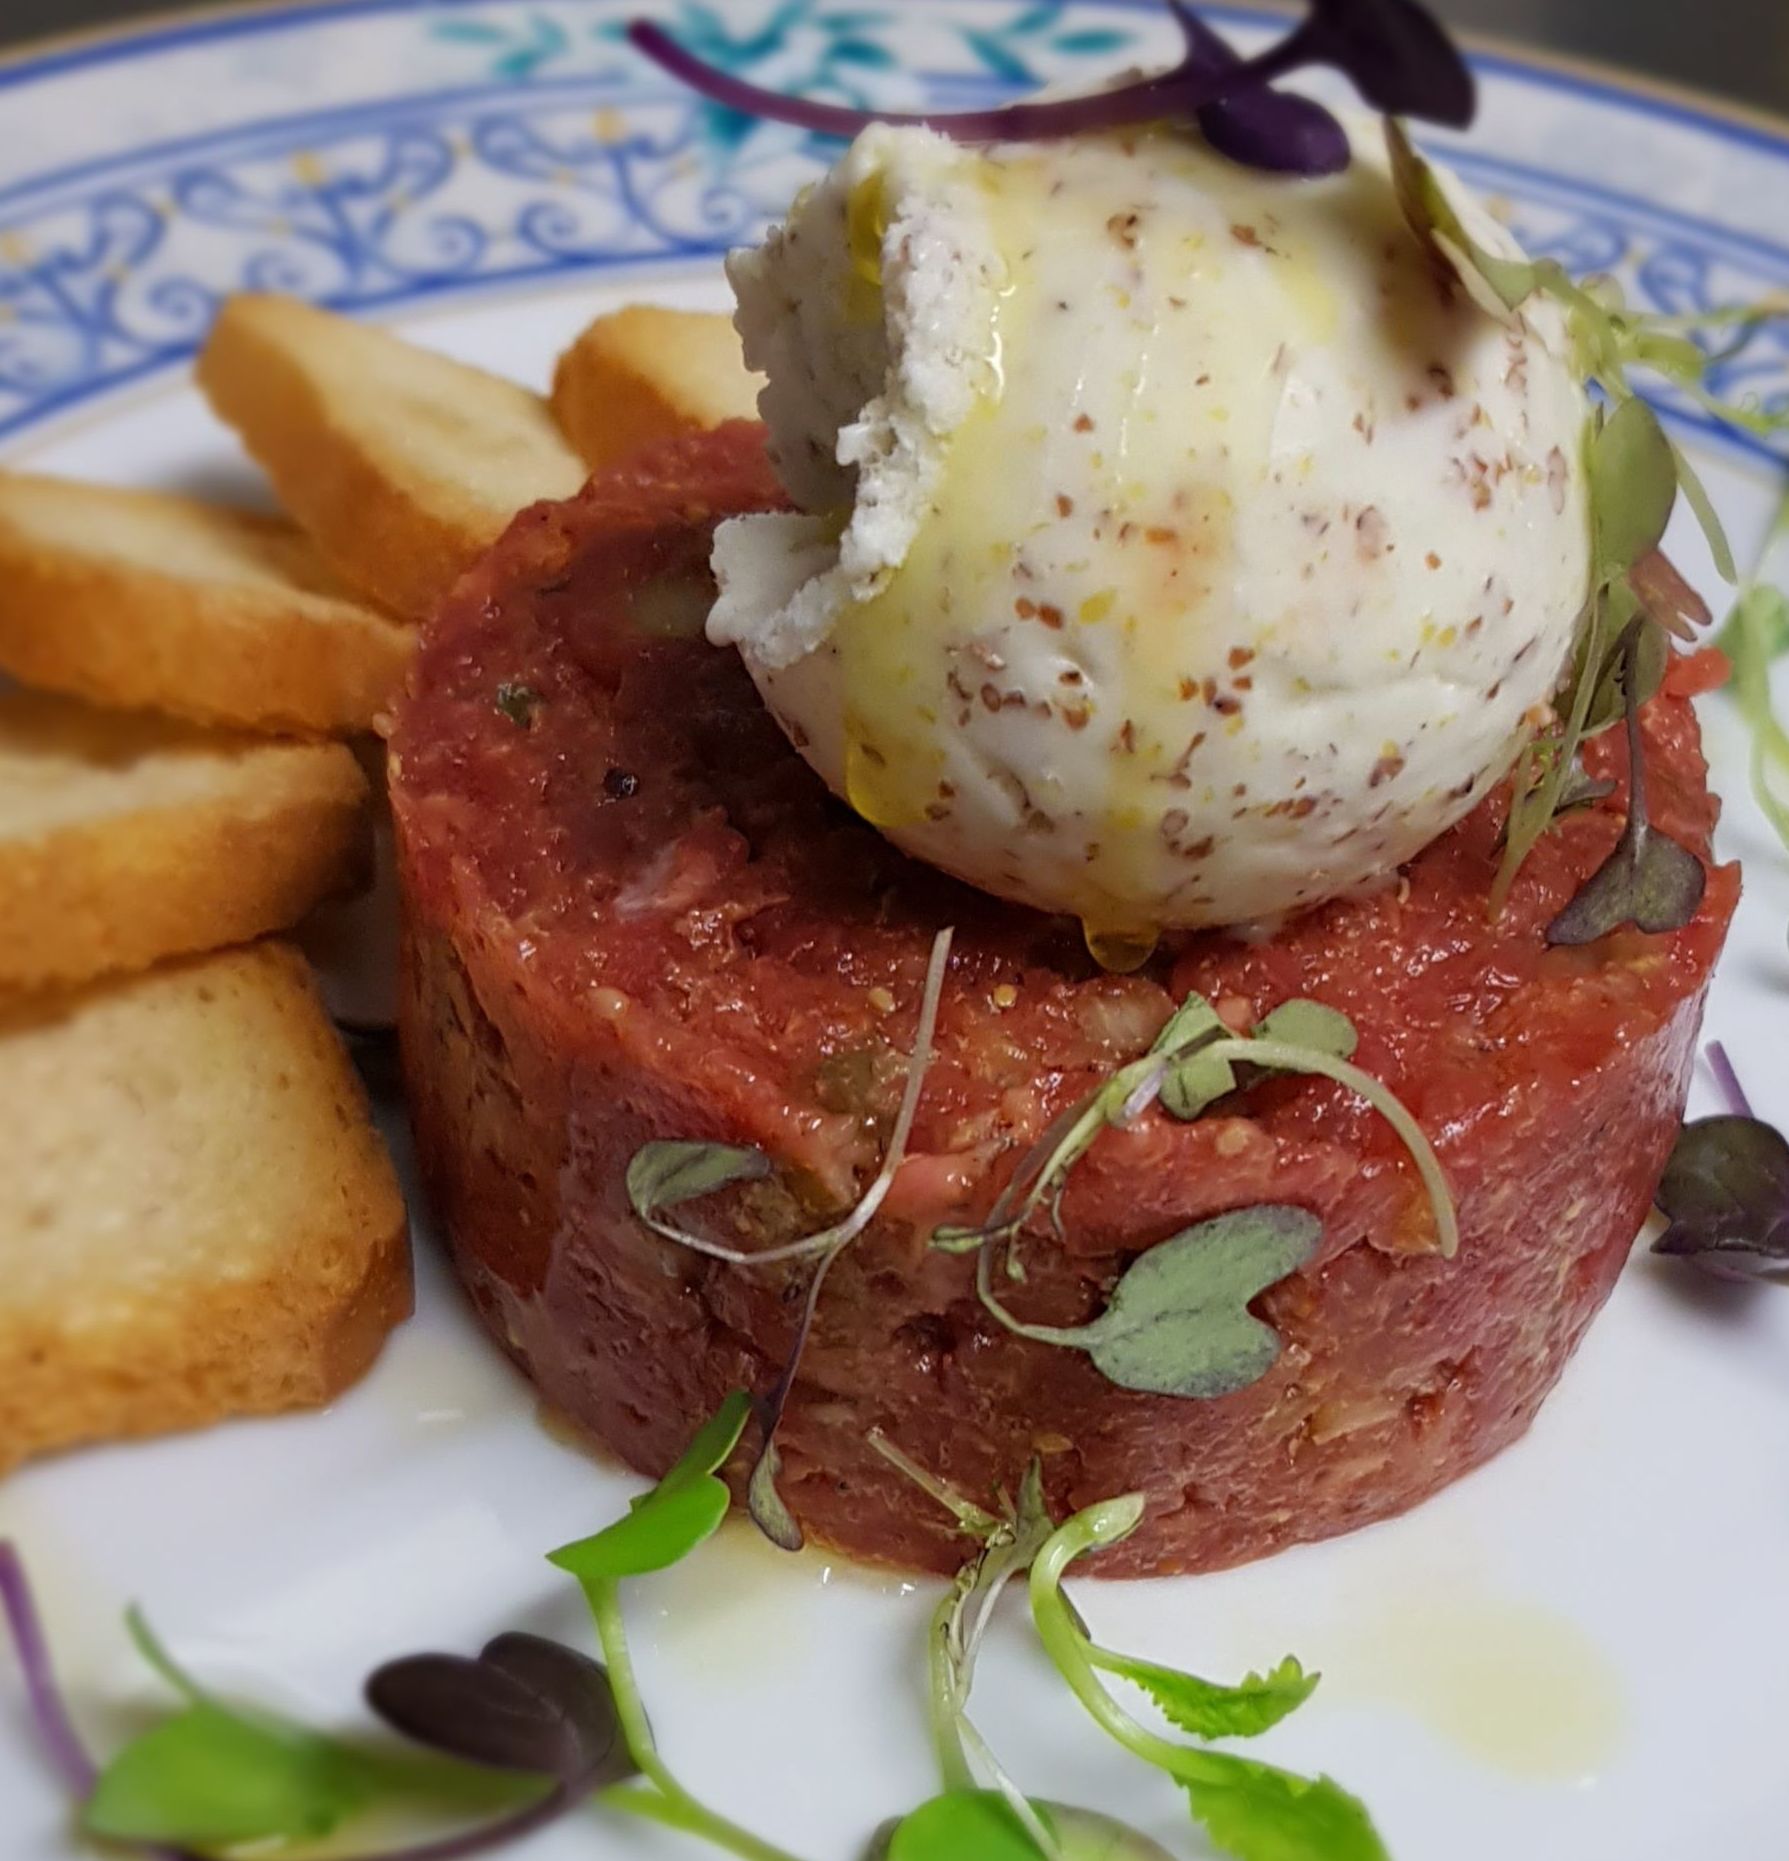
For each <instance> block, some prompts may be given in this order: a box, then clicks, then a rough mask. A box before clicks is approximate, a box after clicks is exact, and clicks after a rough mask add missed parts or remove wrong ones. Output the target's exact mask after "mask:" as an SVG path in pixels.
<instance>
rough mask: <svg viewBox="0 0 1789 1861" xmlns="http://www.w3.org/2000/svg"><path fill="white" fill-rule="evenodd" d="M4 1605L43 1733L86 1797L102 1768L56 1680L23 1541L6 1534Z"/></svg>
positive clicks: (1, 1567)
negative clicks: (76, 1725) (20, 1550)
mask: <svg viewBox="0 0 1789 1861" xmlns="http://www.w3.org/2000/svg"><path fill="white" fill-rule="evenodd" d="M0 1609H3V1610H4V1611H5V1614H6V1626H7V1628H8V1629H9V1630H10V1631H11V1633H12V1645H13V1646H14V1647H15V1648H16V1649H17V1650H18V1656H19V1667H20V1670H21V1671H22V1673H23V1674H24V1677H25V1698H26V1701H27V1702H28V1703H29V1705H30V1708H31V1717H32V1719H33V1720H34V1721H35V1723H36V1725H37V1734H38V1737H39V1738H40V1739H41V1740H42V1741H43V1747H44V1750H45V1751H46V1752H47V1753H48V1754H49V1758H50V1762H51V1763H52V1764H54V1765H55V1767H56V1770H57V1773H58V1774H59V1775H60V1776H61V1778H62V1781H63V1782H64V1783H65V1784H66V1785H67V1786H68V1790H69V1793H70V1794H71V1795H72V1796H74V1797H76V1798H77V1799H79V1800H80V1801H83V1802H84V1801H85V1800H86V1799H87V1797H89V1796H90V1795H92V1793H93V1786H94V1784H95V1783H97V1782H98V1781H99V1772H98V1771H97V1770H96V1769H95V1768H94V1764H93V1760H92V1758H90V1757H89V1756H88V1755H87V1747H86V1746H85V1745H84V1744H82V1742H81V1735H80V1733H79V1732H77V1731H76V1730H75V1728H74V1722H73V1721H72V1720H71V1719H70V1718H69V1716H68V1708H67V1706H66V1705H65V1704H64V1703H63V1699H62V1690H61V1688H60V1687H58V1686H57V1684H56V1670H55V1668H54V1667H53V1666H52V1664H51V1661H50V1646H49V1641H48V1639H47V1638H46V1637H45V1635H44V1629H43V1618H42V1616H40V1615H39V1614H38V1610H37V1603H36V1600H35V1598H34V1597H33V1596H32V1594H31V1582H30V1579H29V1578H28V1577H27V1576H26V1575H25V1565H24V1561H23V1560H22V1559H21V1558H20V1556H19V1553H18V1550H17V1547H16V1546H14V1545H13V1544H11V1543H10V1542H9V1541H7V1540H5V1539H0Z"/></svg>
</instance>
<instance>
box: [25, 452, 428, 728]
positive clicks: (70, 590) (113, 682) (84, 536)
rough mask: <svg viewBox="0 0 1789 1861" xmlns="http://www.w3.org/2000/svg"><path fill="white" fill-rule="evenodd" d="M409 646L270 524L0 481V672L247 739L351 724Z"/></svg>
mask: <svg viewBox="0 0 1789 1861" xmlns="http://www.w3.org/2000/svg"><path fill="white" fill-rule="evenodd" d="M415 643H416V641H415V634H414V632H413V631H412V629H410V628H409V627H406V626H403V625H401V624H400V623H399V622H397V621H394V620H393V619H391V618H390V617H389V616H388V615H384V614H380V613H376V612H375V611H374V610H373V609H372V608H370V607H368V606H367V605H366V603H365V602H363V601H360V600H358V599H357V598H356V597H355V596H353V595H351V594H350V593H349V592H348V591H347V589H346V588H345V587H344V586H343V585H342V584H341V582H339V581H338V580H337V579H336V577H335V576H334V575H333V574H332V573H331V572H330V570H329V569H328V567H327V566H326V565H325V564H324V562H323V559H322V557H321V556H319V555H318V554H317V552H316V550H315V548H313V547H312V545H311V544H310V543H309V542H308V541H307V540H306V538H305V536H304V534H303V532H302V531H300V530H299V529H298V528H297V527H296V526H295V525H293V524H290V523H288V522H286V521H285V520H283V519H281V518H278V517H262V516H256V515H253V514H251V513H250V512H247V511H236V510H226V509H223V508H221V507H220V506H217V505H211V504H202V503H200V502H199V501H198V500H197V499H194V498H182V497H171V496H168V495H166V494H164V493H160V492H148V491H119V490H113V489H110V488H108V487H106V486H102V485H83V484H76V483H74V482H72V481H71V480H68V479H59V478H31V477H22V476H17V475H14V474H11V473H0V669H4V670H5V671H8V672H11V673H13V674H14V675H15V676H16V677H19V678H22V679H24V680H25V681H26V682H27V683H29V684H32V685H41V686H45V687H47V688H48V689H49V690H51V691H60V692H66V693H69V694H70V695H72V696H74V697H79V698H89V699H91V700H93V701H94V702H95V703H96V704H112V705H120V706H124V707H126V708H130V709H138V708H148V709H152V710H157V711H168V712H172V713H173V714H174V715H176V716H180V717H192V718H197V719H199V720H201V721H203V722H211V723H227V724H241V725H244V726H246V727H248V728H250V729H257V730H298V731H312V732H318V733H328V732H331V731H344V730H366V729H369V728H371V726H372V724H373V722H374V720H375V719H376V718H377V717H378V715H379V713H380V711H381V709H382V708H383V706H384V705H385V702H386V700H387V699H388V698H389V697H390V696H391V694H392V693H393V692H394V691H395V690H396V689H397V686H398V684H399V683H400V682H401V680H402V679H403V676H404V671H405V668H406V667H407V666H408V665H409V663H410V655H411V653H412V651H413V650H414V648H415Z"/></svg>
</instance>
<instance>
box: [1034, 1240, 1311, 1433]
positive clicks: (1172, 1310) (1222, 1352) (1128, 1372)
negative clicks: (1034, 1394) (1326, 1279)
mask: <svg viewBox="0 0 1789 1861" xmlns="http://www.w3.org/2000/svg"><path fill="white" fill-rule="evenodd" d="M1322 1233H1323V1224H1322V1222H1320V1221H1319V1220H1318V1219H1317V1217H1316V1216H1315V1215H1313V1214H1311V1213H1310V1212H1309V1211H1308V1210H1307V1209H1302V1208H1283V1207H1278V1206H1276V1205H1273V1204H1267V1205H1264V1206H1262V1207H1260V1208H1243V1209H1237V1210H1236V1211H1235V1212H1233V1213H1231V1214H1228V1215H1219V1216H1217V1217H1216V1218H1215V1219H1214V1220H1211V1221H1206V1222H1201V1223H1200V1224H1199V1226H1198V1227H1196V1228H1188V1229H1187V1230H1186V1232H1185V1233H1183V1234H1177V1235H1176V1236H1175V1237H1174V1238H1173V1239H1172V1240H1170V1241H1164V1242H1163V1243H1162V1244H1161V1245H1160V1246H1159V1247H1152V1248H1151V1249H1150V1250H1149V1252H1148V1253H1146V1254H1144V1255H1143V1256H1142V1257H1141V1258H1140V1259H1139V1260H1138V1261H1137V1262H1136V1263H1135V1265H1133V1266H1132V1267H1131V1268H1130V1270H1129V1271H1128V1272H1127V1273H1126V1274H1125V1275H1124V1277H1123V1278H1122V1279H1121V1280H1120V1281H1119V1282H1118V1284H1117V1286H1116V1287H1115V1288H1114V1289H1113V1292H1112V1299H1111V1303H1110V1304H1109V1305H1108V1306H1107V1307H1106V1309H1105V1311H1103V1312H1102V1313H1101V1314H1100V1315H1099V1317H1098V1318H1096V1319H1095V1320H1094V1321H1093V1322H1092V1323H1091V1324H1089V1325H1085V1326H1082V1327H1081V1328H1080V1329H1078V1330H1077V1331H1073V1332H1070V1333H1067V1334H1066V1335H1065V1336H1064V1337H1063V1339H1062V1342H1065V1343H1068V1342H1073V1343H1077V1344H1079V1346H1080V1347H1081V1349H1083V1350H1085V1351H1086V1352H1087V1354H1088V1356H1089V1357H1091V1358H1092V1359H1093V1363H1094V1366H1095V1368H1097V1369H1098V1370H1099V1372H1100V1374H1101V1375H1102V1376H1104V1377H1106V1378H1107V1379H1108V1380H1109V1381H1111V1382H1114V1383H1116V1384H1117V1385H1118V1386H1119V1387H1120V1388H1121V1389H1135V1390H1140V1391H1144V1392H1146V1393H1148V1394H1151V1395H1158V1396H1185V1397H1195V1398H1200V1399H1208V1398H1210V1397H1214V1396H1227V1395H1229V1394H1230V1393H1231V1392H1232V1391H1234V1390H1238V1389H1246V1388H1247V1387H1248V1386H1249V1385H1250V1384H1251V1383H1254V1382H1258V1381H1259V1380H1260V1379H1261V1378H1262V1377H1263V1376H1265V1375H1266V1374H1267V1372H1268V1371H1269V1370H1270V1369H1272V1367H1273V1365H1274V1363H1275V1361H1276V1360H1277V1358H1278V1357H1279V1354H1280V1340H1279V1336H1278V1334H1277V1333H1276V1332H1275V1331H1274V1330H1273V1329H1272V1327H1271V1326H1268V1325H1264V1324H1263V1323H1262V1322H1261V1320H1260V1319H1258V1318H1256V1317H1255V1316H1254V1314H1253V1313H1252V1312H1250V1310H1249V1309H1248V1308H1249V1301H1250V1300H1251V1299H1254V1298H1256V1297H1258V1296H1259V1295H1260V1294H1261V1293H1263V1292H1265V1291H1266V1290H1267V1288H1268V1287H1269V1286H1273V1285H1277V1284H1278V1283H1279V1281H1281V1280H1283V1279H1284V1278H1285V1277H1286V1276H1287V1274H1289V1273H1292V1272H1295V1271H1296V1270H1297V1269H1298V1268H1299V1267H1301V1266H1303V1265H1304V1264H1305V1262H1306V1261H1307V1260H1309V1259H1310V1258H1311V1256H1312V1254H1313V1253H1315V1251H1316V1248H1317V1242H1318V1240H1319V1238H1320V1237H1321V1236H1322Z"/></svg>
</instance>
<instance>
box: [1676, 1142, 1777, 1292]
mask: <svg viewBox="0 0 1789 1861" xmlns="http://www.w3.org/2000/svg"><path fill="white" fill-rule="evenodd" d="M1657 1199H1658V1205H1659V1209H1660V1211H1661V1213H1663V1214H1664V1215H1665V1216H1666V1217H1667V1219H1668V1220H1669V1222H1670V1226H1669V1227H1667V1228H1666V1230H1665V1232H1664V1233H1663V1234H1662V1235H1660V1236H1659V1238H1658V1240H1657V1242H1656V1243H1655V1244H1654V1249H1653V1251H1654V1252H1655V1253H1661V1254H1669V1255H1673V1256H1675V1257H1676V1258H1678V1259H1683V1260H1690V1261H1693V1262H1695V1264H1697V1265H1698V1266H1701V1267H1704V1268H1706V1269H1707V1270H1709V1271H1710V1272H1714V1273H1717V1274H1720V1275H1721V1276H1723V1277H1727V1278H1756V1277H1770V1278H1775V1277H1780V1276H1782V1275H1783V1274H1785V1273H1789V1139H1785V1138H1784V1136H1783V1134H1782V1133H1781V1132H1780V1131H1776V1130H1773V1129H1772V1128H1771V1126H1769V1125H1768V1124H1765V1123H1763V1122H1762V1121H1760V1120H1759V1119H1757V1118H1748V1117H1741V1116H1738V1115H1723V1116H1721V1117H1717V1118H1701V1119H1698V1120H1697V1121H1696V1122H1695V1123H1693V1124H1686V1125H1685V1126H1684V1128H1683V1130H1682V1132H1681V1133H1680V1134H1679V1136H1678V1139H1677V1146H1676V1148H1675V1149H1674V1150H1673V1151H1672V1152H1671V1160H1670V1162H1669V1163H1668V1164H1667V1165H1666V1166H1665V1174H1664V1179H1663V1181H1661V1182H1660V1184H1659V1189H1658V1198H1657Z"/></svg>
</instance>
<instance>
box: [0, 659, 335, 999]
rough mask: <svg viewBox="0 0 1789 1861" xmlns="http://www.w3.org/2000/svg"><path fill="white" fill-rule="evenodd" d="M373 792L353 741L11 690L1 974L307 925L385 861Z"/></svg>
mask: <svg viewBox="0 0 1789 1861" xmlns="http://www.w3.org/2000/svg"><path fill="white" fill-rule="evenodd" d="M368 803H369V790H368V785H367V780H366V777H365V776H364V775H363V774H362V772H361V769H360V766H359V764H358V763H357V762H356V760H355V758H354V754H353V752H352V751H351V750H350V749H348V748H347V747H346V746H345V745H343V744H339V743H312V742H301V741H292V740H281V739H269V738H260V737H254V736H248V735H242V734H237V735H221V734H214V733H210V732H206V731H201V730H197V729H195V728H193V727H191V726H190V725H184V724H180V723H176V722H173V721H172V720H168V719H163V718H156V717H149V716H138V715H130V714H120V713H106V712H102V711H94V710H89V709H88V708H87V707H86V706H84V705H80V704H75V703H72V702H70V701H68V700H66V699H59V698H49V697H44V696H41V695H39V694H36V693H27V692H13V693H8V694H5V695H0V989H5V988H12V989H20V988H26V989H29V988H37V987H42V986H46V985H49V984H53V983H69V982H81V981H86V980H89V979H91V978H93V977H96V976H100V975H104V974H107V973H109V972H112V971H122V970H132V969H143V968H147V967H148V966H149V965H150V964H152V963H156V962H159V961H160V960H161V959H163V958H164V957H169V956H175V955H185V954H188V953H190V952H193V951H198V950H211V949H218V948H220V947H222V946H224V945H226V944H236V943H243V942H247V941H248V940H250V939H252V938H255V937H259V936H261V935H263V934H264V933H266V932H268V931H273V930H283V929H286V928H288V927H289V926H292V925H295V924H297V923H298V922H299V921H300V920H301V919H303V918H304V917H305V916H307V915H308V914H309V913H310V912H311V911H312V910H313V909H314V908H315V907H316V906H317V905H319V904H320V903H322V902H323V901H324V900H326V899H330V898H334V897H340V896H343V895H346V894H347V893H349V892H351V891H353V890H354V889H355V887H356V886H357V885H359V884H361V883H362V882H363V881H364V880H365V879H366V877H367V876H368V873H369V862H370V859H371V827H370V822H369V814H368Z"/></svg>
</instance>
